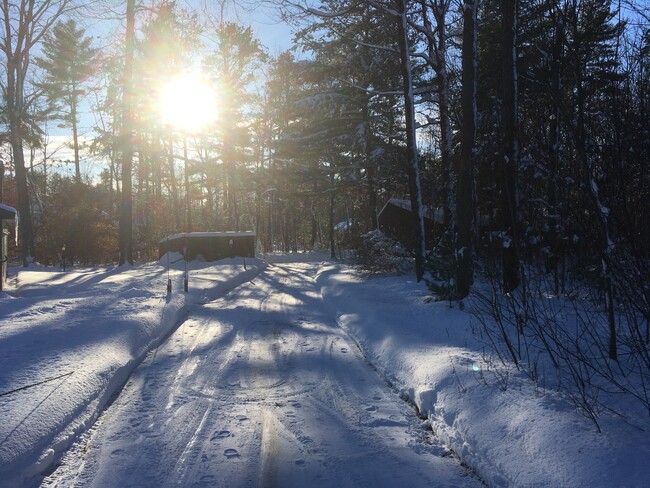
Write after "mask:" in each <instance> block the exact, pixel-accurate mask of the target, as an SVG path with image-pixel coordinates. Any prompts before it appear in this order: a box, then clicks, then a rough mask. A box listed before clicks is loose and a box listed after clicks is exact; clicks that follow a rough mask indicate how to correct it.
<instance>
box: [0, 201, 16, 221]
mask: <svg viewBox="0 0 650 488" xmlns="http://www.w3.org/2000/svg"><path fill="white" fill-rule="evenodd" d="M16 213H17V212H16V209H15V208H13V207H10V206H9V205H5V204H4V203H0V219H2V220H15V219H16Z"/></svg>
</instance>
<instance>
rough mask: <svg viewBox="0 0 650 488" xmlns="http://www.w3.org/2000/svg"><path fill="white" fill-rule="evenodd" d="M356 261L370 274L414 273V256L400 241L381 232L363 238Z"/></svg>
mask: <svg viewBox="0 0 650 488" xmlns="http://www.w3.org/2000/svg"><path fill="white" fill-rule="evenodd" d="M356 261H357V263H358V264H359V265H360V266H361V267H362V268H363V269H364V270H366V271H368V272H370V273H400V274H405V273H412V272H413V255H412V253H411V252H409V251H408V250H407V249H406V248H404V246H402V244H400V242H399V241H396V240H394V239H391V238H390V237H388V236H386V235H384V234H383V233H382V232H381V231H379V230H377V229H376V230H372V231H370V232H368V233H367V234H364V235H363V236H361V243H360V244H359V246H358V248H357V249H356Z"/></svg>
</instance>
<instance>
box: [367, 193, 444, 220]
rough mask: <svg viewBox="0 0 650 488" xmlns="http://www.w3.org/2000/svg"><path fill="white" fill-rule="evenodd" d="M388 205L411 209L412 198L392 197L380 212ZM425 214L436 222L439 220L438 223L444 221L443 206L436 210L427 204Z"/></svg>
mask: <svg viewBox="0 0 650 488" xmlns="http://www.w3.org/2000/svg"><path fill="white" fill-rule="evenodd" d="M388 205H394V206H396V207H400V208H403V209H404V210H408V211H411V200H406V199H403V198H390V199H388V201H387V202H386V205H384V206H383V207H382V209H381V210H380V211H379V213H380V214H381V213H382V212H383V211H384V210H385V209H386V207H387V206H388ZM424 216H425V217H426V218H428V219H430V220H433V221H434V222H437V223H438V224H442V223H444V218H443V212H442V209H441V208H437V209H435V210H434V209H432V208H431V207H427V206H425V207H424Z"/></svg>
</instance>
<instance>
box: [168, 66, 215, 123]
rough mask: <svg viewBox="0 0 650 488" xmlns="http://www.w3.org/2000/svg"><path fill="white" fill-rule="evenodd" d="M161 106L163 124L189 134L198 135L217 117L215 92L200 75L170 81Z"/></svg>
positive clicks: (180, 77)
mask: <svg viewBox="0 0 650 488" xmlns="http://www.w3.org/2000/svg"><path fill="white" fill-rule="evenodd" d="M158 104H159V108H160V112H161V116H162V118H163V121H164V122H165V123H166V124H169V125H171V126H172V127H174V128H176V129H179V130H182V131H186V132H198V131H200V130H201V129H203V128H205V127H206V126H207V125H209V124H210V123H212V122H214V121H215V120H216V117H217V103H216V94H215V92H214V89H213V88H212V87H211V86H210V85H209V84H208V83H207V82H206V81H205V80H203V79H201V78H200V77H198V76H189V75H188V76H179V77H177V78H174V79H172V80H170V81H169V82H168V83H167V84H165V86H163V88H162V90H161V92H160V100H159V101H158Z"/></svg>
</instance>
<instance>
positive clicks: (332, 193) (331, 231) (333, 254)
mask: <svg viewBox="0 0 650 488" xmlns="http://www.w3.org/2000/svg"><path fill="white" fill-rule="evenodd" d="M335 193H336V192H335V191H334V173H331V174H330V201H329V224H330V225H329V238H330V239H329V240H330V257H331V258H332V259H336V250H335V248H334V201H335V200H334V196H335Z"/></svg>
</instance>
